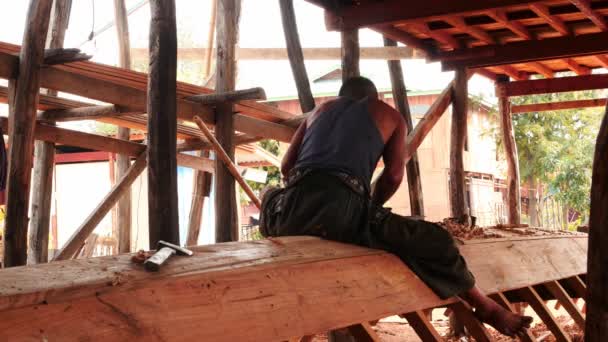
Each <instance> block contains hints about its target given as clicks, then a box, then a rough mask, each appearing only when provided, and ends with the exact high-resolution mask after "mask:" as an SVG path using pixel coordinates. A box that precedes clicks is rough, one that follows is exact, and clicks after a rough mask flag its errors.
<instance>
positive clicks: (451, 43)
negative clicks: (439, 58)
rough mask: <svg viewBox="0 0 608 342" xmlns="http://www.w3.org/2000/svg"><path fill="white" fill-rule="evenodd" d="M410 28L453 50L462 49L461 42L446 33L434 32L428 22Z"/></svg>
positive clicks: (413, 24)
mask: <svg viewBox="0 0 608 342" xmlns="http://www.w3.org/2000/svg"><path fill="white" fill-rule="evenodd" d="M408 26H409V27H411V28H413V29H415V30H416V31H418V32H420V33H422V34H424V35H426V36H429V37H430V38H432V39H434V40H436V41H438V42H440V43H441V44H444V45H446V46H448V47H449V48H451V49H459V48H460V47H461V44H460V42H459V41H458V40H457V39H456V38H454V37H452V36H451V35H450V34H448V33H445V32H440V31H432V30H431V29H429V27H428V25H427V23H426V22H414V23H410V24H408Z"/></svg>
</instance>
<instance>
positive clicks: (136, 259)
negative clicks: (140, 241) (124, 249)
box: [131, 249, 152, 264]
mask: <svg viewBox="0 0 608 342" xmlns="http://www.w3.org/2000/svg"><path fill="white" fill-rule="evenodd" d="M151 256H152V252H150V251H144V250H143V249H140V250H139V251H137V253H135V255H133V256H132V257H131V262H132V263H134V264H143V263H144V261H146V260H147V259H148V258H149V257H151Z"/></svg>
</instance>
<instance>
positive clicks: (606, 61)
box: [594, 55, 608, 69]
mask: <svg viewBox="0 0 608 342" xmlns="http://www.w3.org/2000/svg"><path fill="white" fill-rule="evenodd" d="M594 57H595V59H596V60H597V61H598V62H599V63H600V64H601V65H602V66H603V67H604V68H606V69H608V57H607V56H605V55H598V56H594Z"/></svg>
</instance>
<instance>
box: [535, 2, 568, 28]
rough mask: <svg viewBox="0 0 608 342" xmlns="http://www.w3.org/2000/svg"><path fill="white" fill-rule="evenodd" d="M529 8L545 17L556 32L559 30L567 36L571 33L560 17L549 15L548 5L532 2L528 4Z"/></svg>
mask: <svg viewBox="0 0 608 342" xmlns="http://www.w3.org/2000/svg"><path fill="white" fill-rule="evenodd" d="M530 9H532V11H534V13H536V15H538V16H539V17H541V18H543V19H545V20H546V21H547V23H548V24H549V25H551V27H553V28H554V29H555V30H556V31H557V32H559V33H560V34H561V35H562V36H568V35H570V34H571V32H570V29H569V28H568V27H567V26H566V24H565V23H564V21H563V20H561V19H560V18H558V17H556V16H553V15H551V13H550V12H549V7H547V6H546V5H543V4H532V5H530Z"/></svg>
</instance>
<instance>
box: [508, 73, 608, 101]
mask: <svg viewBox="0 0 608 342" xmlns="http://www.w3.org/2000/svg"><path fill="white" fill-rule="evenodd" d="M605 88H608V74H594V75H586V76H569V77H559V78H548V79H537V80H527V81H519V82H509V83H502V84H497V86H496V96H497V97H501V96H504V97H511V96H523V95H536V94H548V93H562V92H570V91H579V90H595V89H605Z"/></svg>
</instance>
